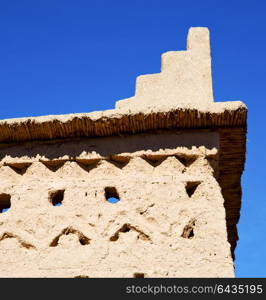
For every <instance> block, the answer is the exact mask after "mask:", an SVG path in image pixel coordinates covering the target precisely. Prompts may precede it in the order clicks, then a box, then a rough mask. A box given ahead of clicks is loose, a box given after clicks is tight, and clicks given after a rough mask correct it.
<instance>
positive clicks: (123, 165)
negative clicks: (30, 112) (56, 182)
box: [3, 154, 199, 175]
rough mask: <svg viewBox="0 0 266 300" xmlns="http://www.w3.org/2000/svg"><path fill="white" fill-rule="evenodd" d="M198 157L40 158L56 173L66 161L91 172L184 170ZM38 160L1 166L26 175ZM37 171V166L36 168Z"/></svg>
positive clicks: (145, 155)
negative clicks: (167, 167) (166, 168)
mask: <svg viewBox="0 0 266 300" xmlns="http://www.w3.org/2000/svg"><path fill="white" fill-rule="evenodd" d="M198 158H199V156H197V155H172V154H169V155H163V154H161V155H147V154H144V155H141V156H138V157H122V156H115V155H112V156H111V157H110V158H102V159H80V158H77V159H73V160H63V159H59V160H40V161H39V162H41V163H42V165H44V166H45V167H46V168H47V169H48V170H49V171H50V172H52V173H57V172H58V171H60V170H63V168H64V166H65V165H66V163H69V162H71V163H75V164H77V165H78V166H79V167H80V168H81V169H82V170H83V171H85V172H91V171H92V170H95V169H99V168H101V167H105V168H106V167H107V168H113V170H116V169H117V170H130V169H131V166H133V167H134V169H135V170H139V171H143V170H145V169H146V170H148V169H150V171H152V170H156V168H161V169H163V168H164V167H165V166H170V165H171V166H172V168H175V170H176V171H180V172H183V173H184V172H186V170H187V169H189V168H190V167H191V166H192V165H193V164H194V163H195V162H196V161H197V159H198ZM36 163H38V162H28V161H27V162H17V163H16V162H4V163H3V166H8V167H9V168H11V169H12V170H13V171H14V172H16V173H17V174H19V175H24V174H25V175H26V174H27V172H28V169H29V167H31V166H32V165H34V164H36ZM36 171H37V168H36Z"/></svg>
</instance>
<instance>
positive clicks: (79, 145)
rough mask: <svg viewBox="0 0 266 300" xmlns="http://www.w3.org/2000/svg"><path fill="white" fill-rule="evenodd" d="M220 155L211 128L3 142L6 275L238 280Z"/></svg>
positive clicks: (1, 240)
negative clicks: (229, 238)
mask: <svg viewBox="0 0 266 300" xmlns="http://www.w3.org/2000/svg"><path fill="white" fill-rule="evenodd" d="M91 149H93V151H94V152H93V153H92V151H91ZM218 152H219V133H218V132H209V131H202V132H201V131H197V132H182V131H181V132H180V131H167V132H161V133H153V134H152V133H150V134H148V135H147V134H140V135H133V136H125V137H110V138H98V139H79V140H77V141H68V142H66V141H57V142H53V143H48V144H47V143H45V142H37V143H36V142H35V143H34V142H31V143H25V144H20V145H11V146H6V147H4V148H2V149H1V152H0V157H1V158H2V161H1V163H2V166H1V168H0V178H1V191H0V199H1V195H4V194H5V195H10V202H11V207H10V209H9V210H8V211H7V212H5V213H2V214H0V253H1V255H0V274H1V276H8V277H9V276H11V277H14V276H15V277H16V276H18V277H20V276H23V277H25V276H26V277H35V276H37V277H46V276H48V277H53V276H55V277H76V276H88V277H134V276H145V277H184V276H186V277H202V276H204V277H209V276H213V277H221V276H222V277H224V276H226V277H228V276H229V277H230V276H233V275H234V271H233V262H232V258H231V253H230V246H229V243H228V242H227V230H226V221H225V210H224V205H223V202H224V200H223V197H222V194H221V189H220V186H219V184H218V182H217V180H216V179H215V177H214V176H213V174H214V172H216V173H218V171H219V169H218ZM82 153H83V155H82ZM85 153H86V156H85ZM7 154H8V155H7ZM214 169H215V170H214ZM108 189H109V193H111V196H116V197H117V198H119V199H120V201H119V202H117V203H109V202H108V201H107V199H106V191H107V192H108ZM60 192H61V201H62V205H61V206H54V205H53V204H54V203H53V196H55V195H56V193H60ZM57 197H58V196H57ZM2 198H3V196H2ZM59 198H60V197H59ZM0 201H1V200H0Z"/></svg>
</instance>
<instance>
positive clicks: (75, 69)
mask: <svg viewBox="0 0 266 300" xmlns="http://www.w3.org/2000/svg"><path fill="white" fill-rule="evenodd" d="M191 26H207V27H209V29H210V31H211V43H212V59H213V60H212V61H213V82H214V96H215V101H230V100H242V101H244V102H245V103H246V104H247V106H248V108H249V115H248V142H247V162H246V169H245V173H244V176H243V178H242V185H243V205H242V210H241V220H240V223H239V226H238V228H239V236H240V241H239V243H238V246H237V250H236V261H235V262H236V275H237V276H239V277H265V275H266V261H265V253H266V239H265V228H266V217H265V216H266V205H265V200H266V199H265V198H266V196H265V190H264V187H265V184H266V182H265V174H264V173H263V167H265V155H264V154H265V148H266V141H265V117H264V115H265V112H264V109H265V108H266V104H265V101H266V97H265V83H266V78H265V76H266V75H265V74H266V71H265V70H266V58H265V56H266V1H263V0H261V1H257V0H249V1H245V0H241V1H240V0H239V1H237V0H230V1H224V0H223V1H215V0H202V1H198V0H189V1H178V0H172V1H171V0H160V1H156V0H146V1H145V0H134V1H133V0H132V1H130V0H128V1H126V0H123V1H120V0H113V1H107V0H106V1H101V0H97V1H88V0H87V1H86V0H75V1H74V0H71V1H70V0H64V1H63V0H28V1H27V0H24V1H22V0H11V1H0V45H1V46H0V101H1V102H0V103H1V109H0V119H3V118H13V117H24V116H38V115H47V114H66V113H73V112H89V111H93V110H104V109H109V108H113V107H114V103H115V101H116V100H119V99H123V98H127V97H130V96H132V95H133V94H134V87H135V78H136V76H138V75H140V74H146V73H156V72H159V70H160V55H161V54H162V53H163V52H165V51H169V50H184V49H185V45H186V35H187V31H188V29H189V27H191Z"/></svg>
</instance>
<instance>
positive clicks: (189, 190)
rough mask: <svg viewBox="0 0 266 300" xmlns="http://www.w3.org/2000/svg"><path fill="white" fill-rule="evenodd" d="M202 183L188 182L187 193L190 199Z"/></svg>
mask: <svg viewBox="0 0 266 300" xmlns="http://www.w3.org/2000/svg"><path fill="white" fill-rule="evenodd" d="M200 183H201V182H200V181H188V182H187V183H186V192H187V194H188V196H189V198H191V197H192V195H193V194H194V193H195V191H196V189H197V188H198V186H199V185H200Z"/></svg>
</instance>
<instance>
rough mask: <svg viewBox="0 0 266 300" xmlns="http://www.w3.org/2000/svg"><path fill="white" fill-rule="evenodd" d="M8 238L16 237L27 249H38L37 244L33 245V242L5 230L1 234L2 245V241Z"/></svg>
mask: <svg viewBox="0 0 266 300" xmlns="http://www.w3.org/2000/svg"><path fill="white" fill-rule="evenodd" d="M6 239H16V240H17V242H18V243H19V244H20V246H21V247H22V248H26V249H28V250H29V249H36V248H35V246H33V245H32V244H30V243H28V242H26V241H24V240H23V239H21V238H20V237H19V236H17V235H15V234H13V233H10V232H7V231H6V232H4V233H3V234H2V235H1V236H0V246H1V242H2V241H4V240H6Z"/></svg>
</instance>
